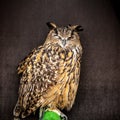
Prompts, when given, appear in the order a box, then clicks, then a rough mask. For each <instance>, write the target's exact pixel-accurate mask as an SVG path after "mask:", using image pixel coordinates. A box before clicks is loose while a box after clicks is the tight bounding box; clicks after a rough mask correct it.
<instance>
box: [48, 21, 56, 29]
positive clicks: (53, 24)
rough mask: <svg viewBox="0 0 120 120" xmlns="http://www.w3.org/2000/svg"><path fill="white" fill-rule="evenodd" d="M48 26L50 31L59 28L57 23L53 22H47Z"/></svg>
mask: <svg viewBox="0 0 120 120" xmlns="http://www.w3.org/2000/svg"><path fill="white" fill-rule="evenodd" d="M46 24H47V26H48V27H49V28H50V29H54V28H56V27H57V26H56V24H55V23H52V22H47V23H46Z"/></svg>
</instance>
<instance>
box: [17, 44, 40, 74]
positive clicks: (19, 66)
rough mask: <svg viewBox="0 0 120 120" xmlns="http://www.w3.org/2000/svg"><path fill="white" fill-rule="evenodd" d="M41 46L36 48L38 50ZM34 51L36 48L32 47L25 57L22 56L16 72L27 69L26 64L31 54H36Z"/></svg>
mask: <svg viewBox="0 0 120 120" xmlns="http://www.w3.org/2000/svg"><path fill="white" fill-rule="evenodd" d="M41 48H42V46H39V47H38V50H40V49H41ZM36 51H37V50H36V49H33V50H32V52H30V53H29V55H28V56H27V57H26V58H24V60H23V61H22V62H20V63H19V65H18V68H17V72H18V74H20V73H23V72H24V71H25V70H26V69H27V65H28V64H29V62H30V61H31V59H32V57H33V55H35V54H36Z"/></svg>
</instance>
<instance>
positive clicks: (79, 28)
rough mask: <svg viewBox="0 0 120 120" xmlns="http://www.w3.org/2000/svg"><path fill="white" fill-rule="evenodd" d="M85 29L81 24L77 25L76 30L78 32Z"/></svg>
mask: <svg viewBox="0 0 120 120" xmlns="http://www.w3.org/2000/svg"><path fill="white" fill-rule="evenodd" d="M83 30H84V29H83V28H82V26H80V25H77V26H76V27H75V31H76V32H80V31H83Z"/></svg>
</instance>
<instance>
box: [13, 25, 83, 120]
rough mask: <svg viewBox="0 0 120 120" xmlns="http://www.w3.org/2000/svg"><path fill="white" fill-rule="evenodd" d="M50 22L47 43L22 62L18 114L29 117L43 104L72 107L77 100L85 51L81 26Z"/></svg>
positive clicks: (53, 107)
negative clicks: (81, 61)
mask: <svg viewBox="0 0 120 120" xmlns="http://www.w3.org/2000/svg"><path fill="white" fill-rule="evenodd" d="M48 26H49V27H50V29H51V30H50V32H49V34H48V36H47V38H46V41H45V43H44V44H43V45H42V46H39V47H38V48H36V49H34V50H33V51H32V52H31V53H30V54H29V56H28V57H27V58H26V59H25V60H24V61H23V62H21V63H20V64H19V67H18V74H22V77H21V80H20V87H19V97H18V101H17V104H16V106H15V108H14V116H15V117H21V118H25V117H26V116H28V115H30V114H31V113H32V112H34V111H36V109H37V108H39V107H49V108H51V109H67V110H70V109H71V107H72V105H73V103H74V100H75V96H76V91H77V88H78V84H79V76H80V59H81V55H82V46H81V44H80V38H79V35H78V33H77V32H78V31H81V30H82V29H81V26H77V25H76V26H70V25H68V26H67V27H57V26H56V25H55V24H54V23H48Z"/></svg>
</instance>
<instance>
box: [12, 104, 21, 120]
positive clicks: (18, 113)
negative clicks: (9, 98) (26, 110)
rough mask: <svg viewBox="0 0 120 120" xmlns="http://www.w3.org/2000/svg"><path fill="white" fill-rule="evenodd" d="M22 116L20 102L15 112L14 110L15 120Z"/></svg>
mask: <svg viewBox="0 0 120 120" xmlns="http://www.w3.org/2000/svg"><path fill="white" fill-rule="evenodd" d="M20 114H21V106H20V104H19V102H17V104H16V106H15V108H14V110H13V115H14V120H19V119H18V118H19V117H20Z"/></svg>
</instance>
